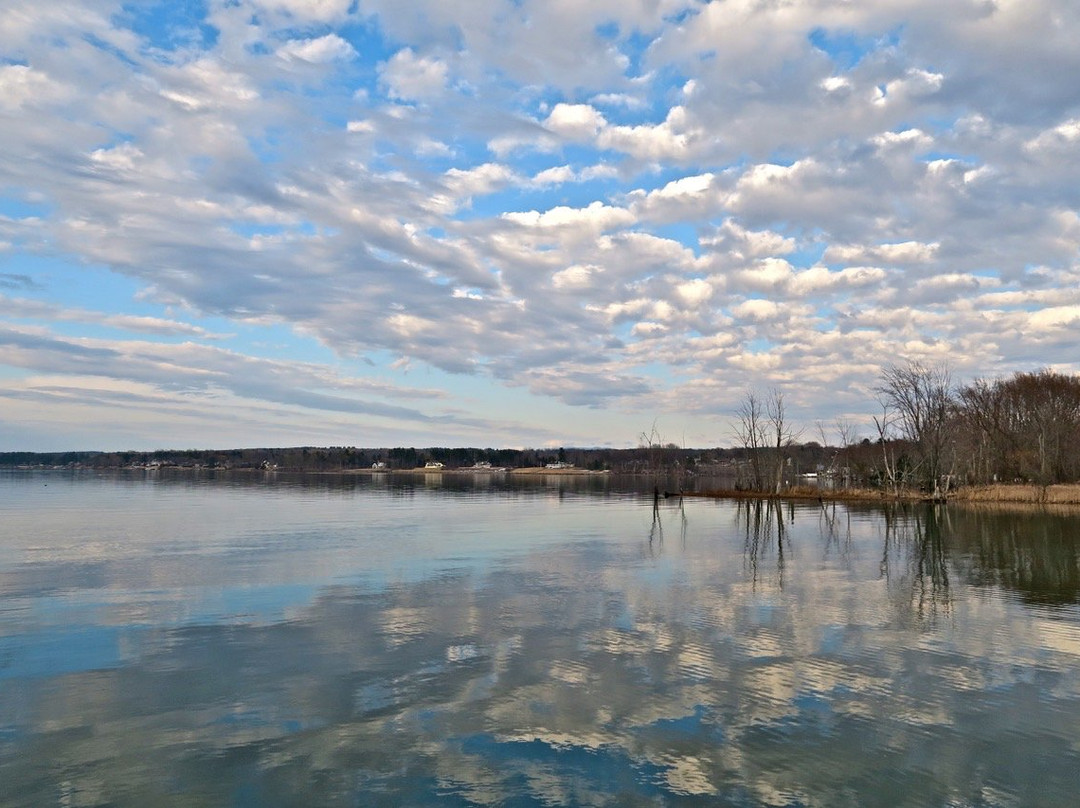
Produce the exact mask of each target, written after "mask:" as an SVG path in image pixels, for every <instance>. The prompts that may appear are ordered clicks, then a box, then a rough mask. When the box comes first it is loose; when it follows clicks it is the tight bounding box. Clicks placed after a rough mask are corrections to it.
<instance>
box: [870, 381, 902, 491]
mask: <svg viewBox="0 0 1080 808" xmlns="http://www.w3.org/2000/svg"><path fill="white" fill-rule="evenodd" d="M894 422H895V416H894V414H893V412H892V411H891V410H890V409H889V403H888V402H887V401H882V402H881V417H880V418H878V417H877V416H876V415H875V416H874V427H875V429H877V433H878V444H879V445H880V446H881V460H882V464H883V472H882V476H883V477H884V479H885V481H886V482H887V483H888V484H889V488H891V489H892V492H893V496H894V497H895V496H897V495H898V494H899V493H900V478H899V475H898V472H897V468H896V453H895V451H894V449H893V434H892V430H893V423H894Z"/></svg>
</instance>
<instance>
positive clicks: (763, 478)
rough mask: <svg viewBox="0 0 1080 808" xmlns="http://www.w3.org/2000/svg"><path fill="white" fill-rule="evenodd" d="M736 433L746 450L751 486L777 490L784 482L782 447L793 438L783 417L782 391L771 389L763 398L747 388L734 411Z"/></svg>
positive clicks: (794, 434) (764, 489)
mask: <svg viewBox="0 0 1080 808" xmlns="http://www.w3.org/2000/svg"><path fill="white" fill-rule="evenodd" d="M735 414H736V416H737V417H738V419H739V420H738V424H737V426H736V437H737V438H738V440H739V443H740V444H741V445H742V447H743V448H744V449H746V451H747V453H748V454H749V456H750V457H749V460H750V468H751V476H752V481H751V487H752V488H753V489H754V490H756V491H766V490H772V491H773V492H774V493H777V494H778V493H780V491H781V489H782V488H783V484H784V467H785V463H786V457H785V449H787V447H789V446H790V445H791V444H792V443H793V442H794V441H795V439H796V437H797V435H796V433H795V432H794V431H793V430H792V428H791V425H790V423H789V422H788V420H787V407H786V405H785V402H784V394H783V393H782V392H781V391H779V390H777V389H773V390H772V391H771V392H770V393H769V395H768V397H767V398H765V399H764V400H763V399H762V398H761V396H759V395H758V394H757V393H755V392H753V391H749V392H747V393H746V396H745V397H744V398H743V401H742V403H741V404H740V405H739V408H738V409H737V410H736V411H735Z"/></svg>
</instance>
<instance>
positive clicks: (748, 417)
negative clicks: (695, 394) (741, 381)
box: [735, 390, 765, 491]
mask: <svg viewBox="0 0 1080 808" xmlns="http://www.w3.org/2000/svg"><path fill="white" fill-rule="evenodd" d="M735 415H736V417H738V419H739V421H738V424H736V426H735V437H736V438H737V439H738V441H739V444H740V445H741V446H742V447H743V448H744V449H745V450H746V452H747V454H748V455H749V461H750V469H751V480H750V487H751V488H753V489H754V490H755V491H761V490H763V489H764V487H765V477H764V475H763V474H762V469H761V466H762V463H761V460H762V458H761V448H762V447H763V446H764V445H765V405H764V404H763V403H762V401H761V399H760V398H759V397H758V395H757V394H756V393H755V392H754V391H753V390H750V391H747V393H746V396H745V397H744V398H743V400H742V403H741V404H739V407H738V409H737V410H735Z"/></svg>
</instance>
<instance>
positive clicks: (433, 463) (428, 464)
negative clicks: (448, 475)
mask: <svg viewBox="0 0 1080 808" xmlns="http://www.w3.org/2000/svg"><path fill="white" fill-rule="evenodd" d="M442 467H443V464H442V463H440V462H439V461H437V460H429V461H428V462H426V463H425V464H424V468H426V469H434V470H438V469H441V468H442Z"/></svg>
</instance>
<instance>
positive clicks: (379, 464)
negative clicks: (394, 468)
mask: <svg viewBox="0 0 1080 808" xmlns="http://www.w3.org/2000/svg"><path fill="white" fill-rule="evenodd" d="M371 468H372V469H374V470H375V471H385V470H386V463H384V462H383V461H381V460H376V461H375V462H374V463H372V464H371Z"/></svg>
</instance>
